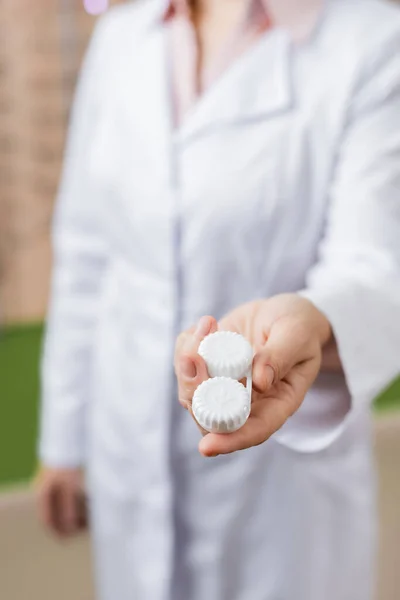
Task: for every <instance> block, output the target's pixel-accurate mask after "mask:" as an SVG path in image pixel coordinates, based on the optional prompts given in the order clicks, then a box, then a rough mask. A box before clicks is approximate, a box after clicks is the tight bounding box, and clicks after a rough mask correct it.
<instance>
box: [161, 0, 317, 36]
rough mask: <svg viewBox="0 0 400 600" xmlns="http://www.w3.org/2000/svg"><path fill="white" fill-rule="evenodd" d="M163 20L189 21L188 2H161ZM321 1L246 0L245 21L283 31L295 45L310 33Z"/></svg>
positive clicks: (175, 0)
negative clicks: (182, 18)
mask: <svg viewBox="0 0 400 600" xmlns="http://www.w3.org/2000/svg"><path fill="white" fill-rule="evenodd" d="M164 2H165V9H164V11H163V20H164V21H168V20H169V19H172V18H173V17H174V16H176V15H181V16H185V17H188V18H190V12H191V2H190V0H164ZM324 2H325V0H249V10H248V13H247V15H248V16H247V18H248V19H249V21H250V22H251V23H252V24H256V25H258V26H260V28H266V27H267V26H271V24H272V25H273V26H275V27H281V28H283V29H287V30H288V31H289V33H290V34H291V37H292V38H293V39H294V40H295V41H304V40H306V39H307V38H308V37H309V36H310V35H311V34H312V32H313V30H314V27H315V26H316V24H317V22H318V20H319V16H320V14H321V11H322V8H323V5H324Z"/></svg>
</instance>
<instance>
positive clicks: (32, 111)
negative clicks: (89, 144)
mask: <svg viewBox="0 0 400 600" xmlns="http://www.w3.org/2000/svg"><path fill="white" fill-rule="evenodd" d="M113 3H115V2H113ZM61 6H64V7H67V8H64V10H63V11H61V9H60V7H61ZM93 22H94V19H93V17H89V16H88V15H86V14H85V12H84V10H83V8H82V2H81V1H80V0H69V1H65V0H64V2H63V1H62V0H34V1H33V0H0V324H1V322H4V320H5V321H8V322H10V321H11V322H14V321H32V320H37V319H41V318H43V316H44V313H45V308H46V303H47V295H48V282H49V271H50V262H51V261H50V249H49V239H48V230H49V223H50V220H51V214H52V209H53V203H54V197H55V194H56V190H57V184H58V179H59V173H60V167H61V162H62V152H63V145H64V135H65V124H66V119H67V113H68V108H69V105H70V99H71V96H72V89H73V86H74V82H75V78H76V74H77V70H78V66H79V63H80V60H81V56H82V52H83V49H84V47H85V45H86V42H87V39H88V37H89V35H90V31H91V28H92V25H93Z"/></svg>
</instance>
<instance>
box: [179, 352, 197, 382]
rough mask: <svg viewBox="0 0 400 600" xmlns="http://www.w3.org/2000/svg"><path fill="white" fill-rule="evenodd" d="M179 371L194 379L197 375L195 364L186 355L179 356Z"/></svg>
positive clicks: (184, 375)
mask: <svg viewBox="0 0 400 600" xmlns="http://www.w3.org/2000/svg"><path fill="white" fill-rule="evenodd" d="M181 373H182V375H183V377H186V378H187V379H194V378H195V377H196V375H197V369H196V364H195V362H194V361H193V360H192V359H191V358H189V357H188V356H182V358H181Z"/></svg>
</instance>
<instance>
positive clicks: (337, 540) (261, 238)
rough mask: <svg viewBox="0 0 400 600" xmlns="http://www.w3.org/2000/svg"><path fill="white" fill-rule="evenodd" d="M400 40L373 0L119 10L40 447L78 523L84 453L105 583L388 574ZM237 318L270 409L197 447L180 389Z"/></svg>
mask: <svg viewBox="0 0 400 600" xmlns="http://www.w3.org/2000/svg"><path fill="white" fill-rule="evenodd" d="M319 4H321V5H319ZM399 51H400V16H399V11H398V9H397V8H395V7H394V6H392V5H389V4H386V3H383V2H379V1H378V0H327V1H325V2H321V3H318V2H316V1H315V0H312V1H311V0H307V1H306V0H303V1H302V2H294V1H293V2H289V1H288V0H286V2H282V1H280V2H278V1H272V0H271V1H264V2H262V1H261V0H259V1H258V2H257V1H255V0H254V1H251V2H247V1H245V0H237V1H236V2H231V1H228V0H224V1H222V0H218V1H217V0H208V1H206V0H202V1H199V2H193V3H191V4H190V3H188V2H172V3H168V6H165V3H162V2H159V1H158V0H154V1H152V0H149V1H143V2H136V3H133V4H132V5H127V6H125V7H122V8H119V9H116V10H113V11H111V12H110V13H109V14H107V16H106V17H105V18H104V19H102V20H101V21H100V24H99V26H98V28H97V31H96V33H95V35H94V38H93V41H92V44H91V48H90V50H89V53H88V57H87V60H86V63H85V66H84V69H83V76H82V80H81V83H80V87H79V91H78V96H77V101H76V105H75V110H74V115H73V123H72V129H71V135H70V143H69V147H68V151H67V158H66V168H65V174H64V178H63V182H62V186H61V192H60V198H59V202H58V208H57V213H56V218H55V224H54V247H55V268H54V283H53V295H52V303H51V308H50V315H49V324H48V331H47V340H46V346H45V355H44V375H43V393H44V400H43V420H42V434H41V447H40V453H41V458H42V461H43V463H44V470H43V473H42V478H41V494H40V507H41V513H42V518H43V520H44V521H45V523H46V524H47V525H48V526H49V527H51V528H52V529H53V530H56V531H58V532H60V533H62V534H64V535H66V534H72V533H74V532H75V531H76V530H77V529H78V527H79V513H78V501H79V492H80V468H81V467H82V466H83V465H84V466H85V467H86V472H87V486H88V494H89V501H90V506H91V523H92V531H93V539H94V549H95V566H96V578H97V585H98V595H99V596H98V597H99V598H100V599H102V600H131V599H132V598H137V599H140V600H204V599H205V598H208V599H209V600H278V599H279V600H294V599H295V600H367V599H368V598H371V597H372V590H373V564H374V548H375V506H374V485H373V470H372V466H371V441H370V417H369V409H370V405H371V402H372V400H373V398H374V397H375V395H376V394H377V393H378V392H379V391H380V390H381V389H382V388H383V387H384V386H386V385H387V384H388V383H389V382H390V381H391V379H392V378H394V377H395V376H396V375H397V373H398V371H399V358H398V351H399V347H400V319H399V314H400V312H399V311H400V244H399V239H400V207H399V195H400V192H399V186H400V127H399V118H400V116H399V115H400V63H399V60H398V56H399ZM204 315H212V316H210V317H205V316H204ZM217 320H218V322H217ZM217 327H220V328H222V329H231V330H234V331H239V332H241V333H243V334H244V335H246V337H247V338H248V339H249V340H250V341H251V342H252V344H253V346H254V348H255V350H256V352H257V354H256V357H255V360H254V370H253V373H254V390H253V408H252V415H251V417H250V419H249V421H248V423H247V424H246V425H245V427H244V428H243V429H242V430H240V431H239V432H237V433H235V434H232V435H225V436H216V435H206V436H205V437H203V438H201V439H200V446H199V450H200V452H198V449H197V446H198V444H199V437H201V436H200V434H199V432H198V431H197V429H196V426H195V424H194V423H193V421H192V419H191V418H190V416H189V415H188V413H187V412H186V411H184V410H182V408H181V407H180V406H179V403H178V402H177V401H176V398H177V396H179V399H180V401H181V403H182V404H183V405H184V406H185V407H187V408H190V402H191V399H192V395H193V391H194V389H195V388H196V387H197V385H198V384H199V383H200V381H202V380H203V379H204V378H206V377H207V372H206V368H205V365H204V363H203V362H202V361H201V359H200V357H199V356H198V355H197V347H198V344H199V341H200V340H201V339H202V338H203V337H204V336H205V335H206V334H207V333H209V332H210V331H214V330H216V328H217ZM181 331H184V333H183V334H181V335H180V336H179V337H178V343H177V346H176V351H175V354H176V355H175V366H176V371H177V376H178V387H176V384H175V378H174V373H173V366H172V365H173V361H174V345H175V339H176V336H177V335H178V334H179V332H181ZM314 380H315V381H314ZM239 449H246V450H245V451H244V452H235V451H236V450H239ZM206 457H214V458H212V459H211V458H206Z"/></svg>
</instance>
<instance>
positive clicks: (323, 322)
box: [298, 292, 333, 349]
mask: <svg viewBox="0 0 400 600" xmlns="http://www.w3.org/2000/svg"><path fill="white" fill-rule="evenodd" d="M298 295H299V296H300V297H301V298H302V299H303V300H304V302H307V305H308V306H309V308H310V309H311V311H312V321H313V323H314V325H315V328H316V333H317V336H318V339H319V342H320V345H321V349H323V348H325V346H327V345H328V344H329V343H330V342H331V341H332V338H333V332H332V326H331V324H330V321H329V320H328V318H327V317H326V316H325V315H324V313H323V312H321V311H320V310H319V308H318V307H317V306H316V305H315V304H314V303H313V302H312V300H310V299H309V298H308V297H307V295H306V293H305V294H304V295H303V293H302V292H300V293H299V294H298Z"/></svg>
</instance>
